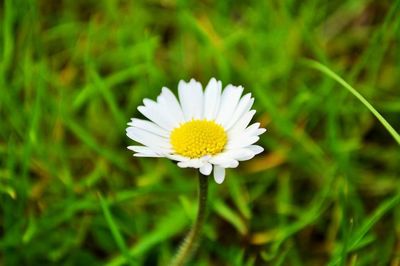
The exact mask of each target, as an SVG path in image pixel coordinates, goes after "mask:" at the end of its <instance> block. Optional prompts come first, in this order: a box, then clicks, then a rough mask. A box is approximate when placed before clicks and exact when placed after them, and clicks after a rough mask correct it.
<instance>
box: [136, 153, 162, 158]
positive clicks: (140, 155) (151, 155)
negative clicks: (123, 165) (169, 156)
mask: <svg viewBox="0 0 400 266" xmlns="http://www.w3.org/2000/svg"><path fill="white" fill-rule="evenodd" d="M133 156H135V157H153V158H159V157H163V156H161V155H159V154H148V153H135V154H133Z"/></svg>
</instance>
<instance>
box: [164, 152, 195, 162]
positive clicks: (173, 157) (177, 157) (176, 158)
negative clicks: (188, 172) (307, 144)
mask: <svg viewBox="0 0 400 266" xmlns="http://www.w3.org/2000/svg"><path fill="white" fill-rule="evenodd" d="M165 156H166V157H167V158H168V159H171V160H174V161H178V162H186V161H189V160H190V158H188V157H184V156H182V155H179V154H167V155H165Z"/></svg>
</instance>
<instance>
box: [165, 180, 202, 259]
mask: <svg viewBox="0 0 400 266" xmlns="http://www.w3.org/2000/svg"><path fill="white" fill-rule="evenodd" d="M207 194H208V178H207V176H204V175H202V174H200V173H199V193H198V195H199V203H198V210H197V218H196V221H195V222H194V224H193V227H192V228H191V229H190V231H189V233H188V234H187V236H186V237H185V239H184V240H183V242H182V244H181V246H180V248H179V250H178V251H177V253H176V255H175V257H174V259H173V260H172V263H171V264H170V265H171V266H183V265H185V264H186V262H187V261H189V259H190V257H191V256H192V255H193V253H194V252H195V251H196V249H197V247H198V244H199V240H200V235H201V230H202V227H203V224H204V221H205V218H206V207H207Z"/></svg>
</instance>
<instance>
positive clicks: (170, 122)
mask: <svg viewBox="0 0 400 266" xmlns="http://www.w3.org/2000/svg"><path fill="white" fill-rule="evenodd" d="M242 93H243V87H242V86H234V85H231V84H229V85H227V86H226V87H225V88H224V89H222V83H221V81H217V80H216V79H215V78H212V79H211V80H210V81H209V83H208V85H207V86H206V87H205V89H204V91H203V88H202V85H201V84H200V83H199V82H197V81H196V80H194V79H191V80H190V81H189V82H185V81H182V80H181V81H180V82H179V84H178V96H179V97H178V99H177V98H176V97H175V95H174V94H173V93H172V92H171V91H170V90H169V89H168V88H166V87H163V88H162V91H161V94H160V95H159V96H158V97H157V100H156V101H153V100H149V99H144V100H143V105H142V106H139V107H138V110H139V112H140V113H142V114H143V115H144V116H145V117H146V118H147V119H148V120H142V119H137V118H132V119H131V121H130V122H129V123H128V128H127V129H126V134H127V136H128V137H129V138H131V139H132V140H134V141H136V142H138V143H140V144H141V145H136V146H129V147H128V149H130V150H132V151H134V152H135V153H134V156H137V157H166V158H169V159H171V160H174V161H177V162H178V166H179V167H182V168H187V167H192V168H198V169H199V170H200V172H201V173H202V174H203V175H210V174H211V172H214V179H215V181H216V182H217V183H218V184H221V183H222V182H223V181H224V179H225V169H226V168H235V167H237V166H238V165H239V161H245V160H249V159H251V158H253V157H254V156H255V155H257V154H259V153H261V152H262V151H263V148H262V147H261V146H258V145H254V143H256V142H257V141H258V140H259V135H261V134H262V133H264V132H265V129H264V128H260V123H254V124H251V125H249V124H250V121H251V119H252V118H253V116H254V114H255V113H256V111H255V110H251V107H252V105H253V102H254V98H252V97H251V94H250V93H247V94H245V95H243V96H242ZM213 170H214V171H213Z"/></svg>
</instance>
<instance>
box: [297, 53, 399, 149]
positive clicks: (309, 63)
mask: <svg viewBox="0 0 400 266" xmlns="http://www.w3.org/2000/svg"><path fill="white" fill-rule="evenodd" d="M303 63H304V64H305V65H306V66H308V67H310V68H313V69H316V70H318V71H321V72H322V73H324V74H325V75H327V76H329V77H331V78H332V79H334V80H336V81H337V82H338V83H339V84H340V85H342V86H343V87H344V88H345V89H347V90H348V91H349V92H350V93H351V94H353V96H354V97H356V98H357V99H358V100H359V101H360V102H361V103H362V104H364V105H365V107H367V108H368V110H369V111H370V112H371V113H372V114H373V115H374V116H375V117H376V118H377V119H378V120H379V122H381V123H382V125H383V126H384V127H385V128H386V130H387V131H388V132H389V133H390V134H391V135H392V136H393V138H394V139H395V140H396V142H397V143H398V144H399V145H400V135H399V134H398V133H397V132H396V130H395V129H394V128H393V127H392V126H391V125H390V124H389V122H388V121H387V120H386V119H385V118H384V117H383V116H382V115H381V114H380V113H379V112H378V111H377V110H376V109H375V108H374V107H373V106H372V104H370V103H369V102H368V101H367V100H366V99H365V98H364V97H363V96H362V95H361V94H360V93H359V92H358V91H356V90H355V89H354V88H353V87H352V86H350V85H349V84H348V83H347V82H346V81H345V80H344V79H343V78H341V77H340V76H338V75H337V74H336V73H335V72H333V71H332V70H330V69H329V68H328V67H326V66H325V65H323V64H321V63H319V62H317V61H314V60H309V59H304V60H303Z"/></svg>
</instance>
